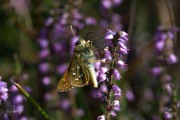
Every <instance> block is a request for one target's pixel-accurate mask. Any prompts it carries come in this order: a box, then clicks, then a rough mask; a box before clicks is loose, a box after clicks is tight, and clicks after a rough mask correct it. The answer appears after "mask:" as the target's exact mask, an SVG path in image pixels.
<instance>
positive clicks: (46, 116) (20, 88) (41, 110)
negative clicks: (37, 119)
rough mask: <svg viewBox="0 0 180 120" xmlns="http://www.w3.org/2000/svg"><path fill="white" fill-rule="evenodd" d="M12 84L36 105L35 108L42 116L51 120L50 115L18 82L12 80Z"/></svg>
mask: <svg viewBox="0 0 180 120" xmlns="http://www.w3.org/2000/svg"><path fill="white" fill-rule="evenodd" d="M12 83H13V84H14V85H15V86H16V87H17V88H18V90H19V91H20V92H21V93H22V94H23V95H24V96H25V97H26V98H27V100H29V102H30V103H31V104H32V105H34V107H35V108H36V109H37V110H38V111H39V112H40V113H41V115H42V116H43V117H44V118H45V119H46V120H50V117H49V115H48V114H47V113H46V112H45V111H44V110H43V109H42V108H41V107H40V105H39V104H38V103H37V102H36V101H35V100H34V99H33V98H32V97H31V96H30V95H29V94H28V93H27V92H26V91H25V90H24V89H23V88H22V87H21V86H20V85H19V84H18V83H16V82H14V81H13V80H12Z"/></svg>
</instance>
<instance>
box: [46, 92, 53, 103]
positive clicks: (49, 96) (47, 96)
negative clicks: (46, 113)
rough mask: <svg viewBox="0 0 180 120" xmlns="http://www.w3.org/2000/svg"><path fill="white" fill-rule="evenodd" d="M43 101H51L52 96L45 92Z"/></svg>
mask: <svg viewBox="0 0 180 120" xmlns="http://www.w3.org/2000/svg"><path fill="white" fill-rule="evenodd" d="M44 99H45V100H46V101H48V100H51V99H52V94H51V93H50V92H46V93H45V95H44Z"/></svg>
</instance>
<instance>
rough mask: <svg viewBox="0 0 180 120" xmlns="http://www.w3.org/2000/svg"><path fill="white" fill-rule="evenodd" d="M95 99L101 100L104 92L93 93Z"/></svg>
mask: <svg viewBox="0 0 180 120" xmlns="http://www.w3.org/2000/svg"><path fill="white" fill-rule="evenodd" d="M92 96H93V98H101V97H102V92H101V91H99V90H94V91H93V93H92Z"/></svg>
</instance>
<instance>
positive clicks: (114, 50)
mask: <svg viewBox="0 0 180 120" xmlns="http://www.w3.org/2000/svg"><path fill="white" fill-rule="evenodd" d="M115 56H116V47H115V48H114V49H113V56H112V63H111V67H110V71H109V75H108V78H109V81H108V94H107V101H108V102H107V104H108V105H107V120H110V119H111V113H110V112H111V89H112V87H111V81H112V70H113V68H114V66H115Z"/></svg>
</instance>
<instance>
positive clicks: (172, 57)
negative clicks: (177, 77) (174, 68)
mask: <svg viewBox="0 0 180 120" xmlns="http://www.w3.org/2000/svg"><path fill="white" fill-rule="evenodd" d="M166 61H167V63H168V64H175V63H177V61H178V60H177V57H176V55H175V54H174V53H170V54H169V56H168V57H167V58H166Z"/></svg>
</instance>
